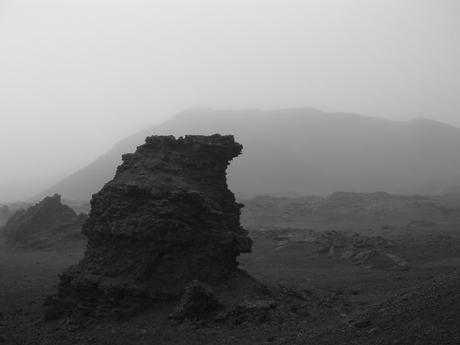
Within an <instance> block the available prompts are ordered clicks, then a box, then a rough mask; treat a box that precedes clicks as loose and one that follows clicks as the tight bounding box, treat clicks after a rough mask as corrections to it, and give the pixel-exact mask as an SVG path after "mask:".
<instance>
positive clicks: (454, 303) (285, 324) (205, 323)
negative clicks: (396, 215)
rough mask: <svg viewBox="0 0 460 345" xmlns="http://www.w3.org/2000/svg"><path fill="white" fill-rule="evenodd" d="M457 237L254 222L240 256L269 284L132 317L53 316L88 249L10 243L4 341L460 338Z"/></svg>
mask: <svg viewBox="0 0 460 345" xmlns="http://www.w3.org/2000/svg"><path fill="white" fill-rule="evenodd" d="M459 234H460V232H459V233H457V232H455V231H452V229H450V228H446V229H442V228H441V229H440V228H439V227H435V228H431V229H424V231H420V232H416V231H413V232H411V233H402V234H399V235H393V236H385V237H383V236H380V237H378V236H373V235H372V236H368V235H358V234H353V233H350V232H340V231H336V232H330V231H329V232H316V231H313V230H305V229H275V228H273V229H270V230H267V229H265V228H264V229H261V228H253V229H252V230H251V236H252V237H253V239H254V248H253V253H252V254H245V255H243V256H241V257H240V262H241V267H242V268H243V269H245V270H247V271H248V272H249V273H250V274H251V275H253V276H254V277H255V278H256V279H258V280H259V281H260V282H262V283H264V284H265V285H266V286H267V287H268V288H267V289H263V288H262V289H259V290H258V291H257V293H255V294H254V295H253V296H250V297H249V296H248V298H246V300H245V299H244V298H243V299H242V300H243V302H241V301H240V302H238V304H237V305H233V306H232V308H230V309H229V310H226V311H224V312H223V313H222V312H217V311H216V312H215V313H211V314H210V316H209V317H208V318H207V319H205V320H177V319H172V318H170V317H168V315H171V314H174V313H175V312H177V308H178V305H179V301H176V302H170V303H164V304H162V305H157V306H156V308H155V309H151V310H147V311H145V312H143V313H140V314H138V315H136V316H134V317H133V318H130V319H123V317H122V318H121V319H118V320H114V319H105V320H97V319H89V320H87V322H86V323H84V322H83V323H82V322H76V321H75V320H73V319H71V318H63V319H59V320H56V321H52V322H44V321H43V300H44V298H45V296H47V295H50V294H53V293H55V285H56V284H57V282H58V277H57V275H58V274H59V273H60V272H62V271H63V270H64V269H66V268H67V267H68V266H69V265H70V264H74V263H77V262H78V260H79V259H80V258H81V257H82V255H83V246H81V245H78V246H76V247H74V248H72V249H66V250H47V251H31V250H28V251H25V250H22V251H14V252H12V251H10V250H6V249H5V248H2V250H1V251H0V253H1V254H0V255H1V260H0V277H1V280H0V311H1V314H0V343H3V344H24V345H25V344H27V345H29V344H37V345H38V344H63V345H65V344H184V345H185V344H458V343H459V339H460V338H459V337H460V329H459V327H458V320H460V295H459V294H458V291H460V289H459V288H460V276H459V268H460V256H459V254H458V253H460V237H459ZM331 247H333V248H334V249H333V250H331ZM350 250H354V251H355V252H356V254H359V253H360V252H362V251H366V250H371V251H372V250H375V251H383V252H384V253H390V254H393V255H395V256H397V257H399V258H401V259H403V260H404V261H406V262H407V266H408V267H407V269H404V270H403V269H400V268H399V267H398V265H396V264H395V265H383V266H379V267H378V266H377V265H372V264H371V263H372V257H369V258H368V259H367V261H366V260H364V262H355V261H354V260H352V259H349V258H347V257H346V256H344V255H343V254H344V253H345V252H347V251H350ZM230 290H231V291H236V292H234V293H235V294H238V291H240V290H239V289H235V288H234V287H233V288H232V289H229V291H230ZM217 294H218V295H219V296H222V294H220V292H219V293H217ZM227 297H228V296H227ZM233 297H235V296H233ZM233 297H228V298H233ZM237 297H238V298H236V299H238V300H241V296H237Z"/></svg>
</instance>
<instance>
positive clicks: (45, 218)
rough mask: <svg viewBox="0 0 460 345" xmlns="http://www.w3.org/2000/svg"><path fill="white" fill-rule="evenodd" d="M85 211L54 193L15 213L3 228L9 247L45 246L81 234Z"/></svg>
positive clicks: (77, 236)
mask: <svg viewBox="0 0 460 345" xmlns="http://www.w3.org/2000/svg"><path fill="white" fill-rule="evenodd" d="M85 219H86V216H85V215H80V216H78V215H77V214H76V213H75V212H74V211H73V210H72V209H71V208H70V207H69V206H67V205H64V204H63V203H62V202H61V196H60V195H58V194H55V195H53V196H49V197H46V198H44V199H43V200H42V201H40V202H39V203H37V204H36V205H34V206H32V207H30V208H28V209H27V210H24V209H21V210H19V211H17V212H16V213H14V214H13V215H12V216H11V217H10V218H9V219H8V221H7V223H6V224H5V226H4V227H3V228H2V232H3V234H4V235H5V236H6V243H7V245H8V246H10V247H31V248H32V247H33V248H42V247H49V246H53V245H54V244H56V243H58V242H61V241H64V240H66V239H74V238H79V237H81V235H80V231H81V226H82V224H83V222H84V220H85Z"/></svg>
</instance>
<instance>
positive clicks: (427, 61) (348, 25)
mask: <svg viewBox="0 0 460 345" xmlns="http://www.w3.org/2000/svg"><path fill="white" fill-rule="evenodd" d="M0 11H1V13H0V46H1V47H2V50H1V54H0V75H1V78H0V118H1V126H0V156H1V157H2V162H3V164H2V169H1V170H0V184H5V183H7V184H12V183H16V184H19V185H24V184H28V186H29V185H33V186H35V188H33V190H34V191H35V192H38V191H39V190H40V189H43V188H45V186H47V185H50V184H52V182H55V181H57V180H59V179H61V178H63V177H65V176H67V175H70V174H71V173H73V172H74V171H76V170H78V169H79V168H81V167H83V166H85V165H87V164H89V163H91V161H93V160H94V159H96V158H97V157H99V156H100V155H101V154H103V153H104V152H106V151H107V150H108V149H110V148H111V147H112V146H113V145H114V144H115V143H116V142H118V141H119V140H121V139H123V138H125V137H127V136H129V135H131V134H133V133H135V132H137V131H139V130H142V129H144V128H146V127H148V126H150V125H153V124H156V123H160V122H162V121H164V120H165V119H167V118H169V117H171V116H173V115H174V114H176V113H177V112H179V111H181V110H183V109H186V108H189V107H197V106H204V107H211V108H216V109H254V108H257V109H267V110H269V109H279V108H286V107H305V106H309V107H315V108H318V109H321V110H324V111H329V112H348V113H359V114H362V115H367V116H375V117H381V118H388V119H393V120H409V119H413V118H420V117H423V118H431V119H434V120H438V121H442V122H446V123H449V124H453V125H460V122H459V120H458V119H459V117H458V114H459V110H460V100H459V98H458V97H457V93H458V90H459V88H460V72H459V71H460V69H459V66H458V61H460V54H459V52H460V42H459V39H460V38H459V37H460V35H459V32H460V31H459V30H460V27H459V25H460V24H459V23H458V20H457V18H458V15H459V14H460V6H459V4H458V2H457V1H455V0H451V1H448V0H442V1H429V0H422V1H419V0H417V1H415V0H414V1H396V0H391V1H366V0H350V1H342V0H321V1H319V0H317V1H315V0H313V1H312V0H310V1H295V0H290V1H274V0H268V1H254V0H249V1H248V0H245V1H240V0H237V1H231V2H229V1H220V0H217V1H216V0H213V1H206V0H202V1H179V0H168V1H154V2H151V1H139V0H133V1H129V2H127V1H101V0H96V1H66V2H62V1H49V0H46V1H40V2H36V1H25V0H9V1H8V0H6V1H2V2H1V3H0ZM29 190H30V189H29ZM13 194H14V193H13ZM25 194H27V193H20V195H21V197H25V196H26V195H25ZM12 197H14V195H12ZM17 197H18V196H16V198H17Z"/></svg>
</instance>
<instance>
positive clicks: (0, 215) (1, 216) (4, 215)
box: [0, 205, 11, 226]
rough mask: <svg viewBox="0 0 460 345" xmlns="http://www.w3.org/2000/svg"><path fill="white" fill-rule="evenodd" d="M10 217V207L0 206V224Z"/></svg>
mask: <svg viewBox="0 0 460 345" xmlns="http://www.w3.org/2000/svg"><path fill="white" fill-rule="evenodd" d="M10 217H11V209H10V208H9V207H8V206H7V205H3V206H0V226H2V225H4V224H5V223H6V222H7V220H8V218H10Z"/></svg>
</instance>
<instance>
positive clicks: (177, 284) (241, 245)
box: [46, 134, 252, 317]
mask: <svg viewBox="0 0 460 345" xmlns="http://www.w3.org/2000/svg"><path fill="white" fill-rule="evenodd" d="M241 150H242V146H241V145H240V144H238V143H236V142H235V141H234V139H233V136H221V135H217V134H216V135H212V136H185V137H180V138H177V139H176V138H174V137H173V136H151V137H148V138H147V139H146V143H145V144H144V145H142V146H139V147H138V149H137V151H136V152H135V153H134V154H126V155H124V156H123V164H122V165H120V166H119V167H118V169H117V172H116V175H115V177H114V179H113V180H112V181H110V182H109V183H107V184H106V185H105V186H104V188H102V190H101V191H100V192H99V193H97V194H94V195H93V198H92V200H91V212H90V214H89V218H88V220H87V221H86V223H85V224H84V226H83V233H84V234H85V235H86V236H87V237H88V246H87V250H86V253H85V257H84V258H83V260H82V261H81V262H80V263H79V264H78V265H77V266H75V267H71V268H70V269H68V270H67V271H66V272H65V273H64V274H62V275H61V282H60V284H59V286H58V295H57V296H54V297H51V298H49V299H48V301H47V302H46V304H47V305H48V306H49V309H48V310H49V312H48V316H49V317H53V316H56V315H59V314H62V313H67V312H70V311H71V310H74V311H75V310H80V311H81V310H88V312H89V313H105V312H106V311H107V310H112V311H113V310H114V309H117V308H120V309H122V310H125V311H126V310H131V309H132V308H134V309H135V308H138V307H142V306H145V305H148V304H149V303H150V302H157V301H159V300H168V299H171V298H175V297H178V296H179V295H180V294H181V293H182V292H183V291H184V288H185V287H186V286H187V284H188V283H190V282H192V281H194V280H199V281H201V282H204V283H207V284H211V285H212V284H216V283H219V282H224V281H226V280H228V279H230V278H231V277H233V276H234V275H235V274H236V272H237V271H238V270H237V266H238V263H237V260H236V258H237V256H238V255H239V254H240V253H247V252H250V251H251V245H252V242H251V240H250V238H249V237H248V232H247V231H246V230H245V229H243V228H242V227H241V226H240V220H239V217H240V209H241V207H242V205H241V204H238V203H236V202H235V198H234V195H233V193H232V192H231V191H230V190H229V189H228V188H227V182H226V169H227V166H228V165H229V162H230V160H232V158H234V157H236V156H238V155H239V154H240V153H241ZM54 314H56V315H54Z"/></svg>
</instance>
